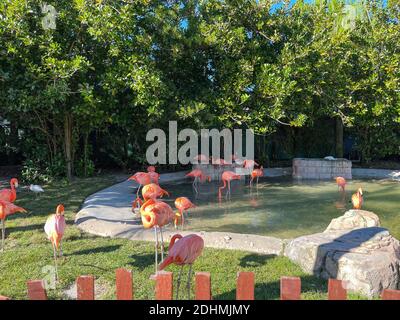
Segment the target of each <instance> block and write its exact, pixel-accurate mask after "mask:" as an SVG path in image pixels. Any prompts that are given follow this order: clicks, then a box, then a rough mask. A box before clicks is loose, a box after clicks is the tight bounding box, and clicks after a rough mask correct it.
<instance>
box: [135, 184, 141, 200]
mask: <svg viewBox="0 0 400 320" xmlns="http://www.w3.org/2000/svg"><path fill="white" fill-rule="evenodd" d="M141 186H142V185H141V184H139V187H138V188H137V191H136V198H139V191H140V187H141Z"/></svg>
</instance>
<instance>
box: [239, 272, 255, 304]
mask: <svg viewBox="0 0 400 320" xmlns="http://www.w3.org/2000/svg"><path fill="white" fill-rule="evenodd" d="M236 300H254V272H239V273H238V275H237V282H236Z"/></svg>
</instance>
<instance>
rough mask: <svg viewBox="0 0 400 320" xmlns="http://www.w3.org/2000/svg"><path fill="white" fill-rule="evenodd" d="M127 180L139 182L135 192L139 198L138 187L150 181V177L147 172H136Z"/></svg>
mask: <svg viewBox="0 0 400 320" xmlns="http://www.w3.org/2000/svg"><path fill="white" fill-rule="evenodd" d="M128 180H133V181H136V182H137V183H138V184H139V187H138V189H137V192H136V199H137V198H139V190H140V187H141V186H145V185H146V184H149V183H151V177H150V174H149V173H148V172H136V173H135V174H134V175H133V176H131V177H129V178H128ZM136 199H135V201H136Z"/></svg>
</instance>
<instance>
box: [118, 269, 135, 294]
mask: <svg viewBox="0 0 400 320" xmlns="http://www.w3.org/2000/svg"><path fill="white" fill-rule="evenodd" d="M115 285H116V295H117V300H132V299H133V284H132V271H130V270H126V269H123V268H120V269H117V270H115Z"/></svg>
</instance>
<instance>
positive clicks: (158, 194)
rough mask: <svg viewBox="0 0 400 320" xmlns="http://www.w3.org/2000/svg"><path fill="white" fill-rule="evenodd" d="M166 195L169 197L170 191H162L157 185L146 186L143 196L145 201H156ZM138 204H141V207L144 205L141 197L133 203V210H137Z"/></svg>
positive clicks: (143, 189)
mask: <svg viewBox="0 0 400 320" xmlns="http://www.w3.org/2000/svg"><path fill="white" fill-rule="evenodd" d="M164 195H166V196H167V197H169V193H168V191H166V190H164V189H162V188H161V187H160V186H159V185H158V184H155V183H149V184H146V185H145V186H144V187H143V188H142V196H143V200H144V201H147V200H149V199H154V200H155V199H157V198H162V197H163V196H164ZM137 204H139V205H140V206H141V205H142V204H143V201H142V199H140V197H138V198H136V199H135V201H133V204H132V209H134V208H136V205H137Z"/></svg>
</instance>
